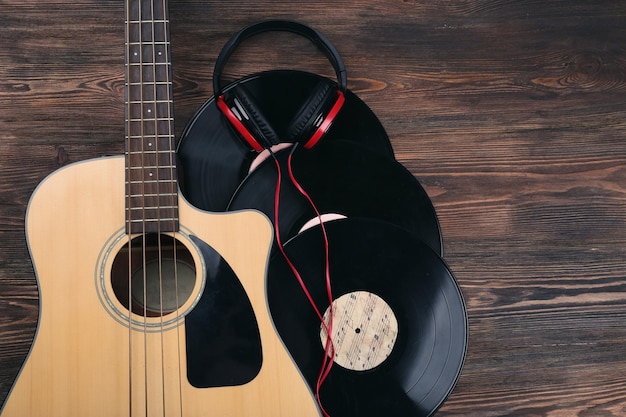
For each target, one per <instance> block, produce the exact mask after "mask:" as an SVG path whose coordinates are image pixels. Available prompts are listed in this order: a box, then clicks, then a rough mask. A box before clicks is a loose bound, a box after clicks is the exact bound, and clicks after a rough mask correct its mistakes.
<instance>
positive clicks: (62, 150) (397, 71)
mask: <svg viewBox="0 0 626 417" xmlns="http://www.w3.org/2000/svg"><path fill="white" fill-rule="evenodd" d="M170 10H171V20H172V22H171V31H172V34H171V36H172V45H173V57H172V58H173V62H174V78H175V80H174V82H175V113H176V120H177V123H176V130H177V132H178V133H180V132H181V131H182V129H183V127H184V125H185V123H186V122H187V121H188V120H189V119H190V118H191V116H192V115H193V113H194V111H195V110H196V109H197V108H198V107H199V106H200V105H201V104H202V103H203V102H204V101H205V100H206V99H207V98H208V97H210V96H211V94H212V85H211V77H212V68H213V65H214V63H215V58H216V56H217V54H218V53H219V51H220V49H221V47H222V45H223V44H224V42H226V40H227V39H228V38H229V37H230V36H231V35H232V34H233V33H234V32H235V31H237V30H239V29H240V28H242V27H243V26H245V25H247V24H249V23H252V22H254V21H257V20H261V19H266V18H270V17H283V18H292V19H296V20H300V21H302V22H305V23H307V24H310V25H311V26H313V27H315V28H317V29H319V30H321V31H322V32H323V33H324V34H325V35H326V36H327V37H328V38H329V39H330V40H331V41H332V42H333V43H334V44H335V45H336V46H337V48H338V49H339V51H340V52H341V54H342V56H343V58H344V60H345V62H346V66H347V69H348V79H349V87H350V88H351V89H352V90H353V91H354V92H355V93H357V94H358V95H359V97H361V98H362V99H363V100H364V101H365V102H366V103H367V104H368V105H369V106H370V107H371V108H372V110H373V111H374V112H375V113H376V115H377V116H378V117H379V118H380V120H381V122H382V124H383V125H384V127H385V129H386V130H387V132H388V134H389V136H390V138H391V140H392V144H393V147H394V150H395V154H396V157H397V158H398V160H400V161H401V162H402V163H403V164H404V165H405V166H406V167H407V168H408V169H409V170H410V171H411V172H412V173H413V174H414V175H415V177H416V178H417V179H419V181H420V182H421V183H422V184H423V185H424V187H425V188H426V190H427V191H428V193H429V195H430V197H431V199H432V201H433V204H434V205H435V208H436V210H437V214H438V216H439V220H440V222H441V227H442V231H443V239H444V245H445V248H444V255H445V260H446V262H447V263H448V265H449V266H450V268H451V270H452V271H453V272H454V274H455V276H456V277H457V279H458V281H459V283H460V285H461V288H462V290H463V293H464V295H465V298H466V301H467V305H468V314H469V320H470V342H469V350H468V356H467V360H466V363H465V367H464V369H463V372H462V374H461V378H460V380H459V382H458V385H457V387H456V388H455V390H454V392H453V393H452V395H451V396H450V397H449V399H448V401H447V402H446V403H445V405H444V406H443V407H442V408H441V409H440V411H439V412H438V414H437V415H439V416H481V417H482V416H505V415H506V416H549V417H561V416H580V417H588V416H602V417H604V416H626V372H625V371H626V348H625V347H624V346H625V344H626V327H625V326H624V323H625V322H626V166H625V165H626V164H625V161H626V140H625V138H626V121H625V120H626V119H625V118H624V114H625V113H626V2H624V1H596V2H588V1H580V0H574V1H570V2H547V1H537V0H519V1H507V0H444V1H437V2H432V1H420V0H391V1H380V0H379V1H374V0H364V1H359V2H351V1H343V0H340V1H335V2H330V1H319V2H304V1H299V0H296V1H282V0H278V1H276V0H273V1H233V2H218V1H202V0H195V1H192V0H171V1H170ZM0 28H2V37H1V39H0V155H1V157H0V176H1V178H2V180H1V181H0V194H1V195H2V198H1V199H0V335H1V336H0V402H3V401H4V399H5V398H6V395H7V393H8V390H9V389H10V387H11V384H12V383H13V381H14V378H15V376H16V374H17V372H18V370H19V368H20V366H21V363H22V361H23V360H24V358H25V355H26V354H27V351H28V348H29V344H30V341H31V339H32V337H33V334H34V331H35V325H36V319H37V311H38V308H37V307H38V294H37V287H36V282H35V276H34V271H33V268H32V266H31V262H30V259H29V256H28V251H27V248H26V242H25V238H24V231H23V227H24V224H23V222H24V217H25V210H26V204H27V202H28V199H29V196H30V194H31V193H32V191H33V190H34V188H35V187H36V185H37V183H38V182H39V181H40V180H41V179H43V178H44V177H45V176H46V175H47V174H49V173H50V172H52V171H53V170H55V169H56V168H58V167H60V166H62V165H65V164H67V163H68V162H73V161H79V160H83V159H86V158H91V157H96V156H101V155H107V154H119V153H121V152H122V151H123V132H124V126H123V96H122V91H123V7H122V5H121V3H120V2H113V1H104V0H78V1H74V2H69V1H35V0H19V1H18V0H4V1H1V2H0ZM276 45H279V47H278V48H277V47H276ZM277 67H280V68H299V69H304V70H308V71H311V72H320V73H322V74H327V75H329V76H332V69H331V68H330V67H329V65H328V64H327V63H326V61H325V59H324V58H323V57H320V56H319V54H318V53H317V52H316V51H315V49H314V48H312V47H311V46H309V45H308V44H307V43H306V42H305V41H302V40H301V39H298V38H297V37H293V36H290V35H284V36H283V35H282V34H280V35H272V34H267V35H262V36H259V37H258V38H255V39H254V40H251V41H250V42H249V43H248V44H247V45H246V46H245V47H242V48H241V50H239V51H238V52H237V53H236V54H235V55H234V56H233V59H232V61H231V62H230V63H229V65H228V66H227V68H226V74H225V76H227V77H228V78H230V79H233V78H236V77H238V76H241V75H244V74H249V73H251V72H253V71H257V70H261V69H271V68H277Z"/></svg>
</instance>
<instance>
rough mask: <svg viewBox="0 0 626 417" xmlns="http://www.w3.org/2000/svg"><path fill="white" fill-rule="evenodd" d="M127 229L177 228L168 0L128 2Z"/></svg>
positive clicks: (129, 230) (138, 230)
mask: <svg viewBox="0 0 626 417" xmlns="http://www.w3.org/2000/svg"><path fill="white" fill-rule="evenodd" d="M125 91H126V96H125V101H126V194H127V198H126V210H127V217H126V218H127V232H128V233H150V232H172V231H176V230H178V195H177V182H176V168H175V155H174V146H175V144H174V142H175V138H174V121H173V101H172V76H171V62H170V41H169V20H168V16H167V4H166V1H165V0H127V2H126V89H125Z"/></svg>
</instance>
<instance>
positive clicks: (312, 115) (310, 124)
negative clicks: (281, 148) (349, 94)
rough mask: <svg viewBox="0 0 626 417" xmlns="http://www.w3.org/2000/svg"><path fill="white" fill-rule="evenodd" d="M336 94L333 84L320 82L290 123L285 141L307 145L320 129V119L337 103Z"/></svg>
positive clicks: (324, 80) (324, 81)
mask: <svg viewBox="0 0 626 417" xmlns="http://www.w3.org/2000/svg"><path fill="white" fill-rule="evenodd" d="M336 94H337V89H336V87H335V86H334V85H333V83H331V82H330V81H329V80H326V79H322V80H320V81H319V82H318V83H317V84H316V85H315V88H314V89H313V91H312V92H311V94H310V95H309V98H308V99H307V100H306V101H305V102H304V103H303V104H302V106H301V107H300V108H299V109H298V111H297V112H296V114H295V115H294V117H293V118H292V120H291V122H290V123H289V125H288V127H287V129H286V134H285V141H286V142H302V143H306V142H307V141H308V140H309V139H310V137H311V136H312V135H313V133H315V131H316V129H317V128H318V127H319V122H320V120H318V119H320V117H325V114H326V113H327V112H328V109H330V108H331V107H332V105H333V103H334V102H335V101H336V97H337V95H336Z"/></svg>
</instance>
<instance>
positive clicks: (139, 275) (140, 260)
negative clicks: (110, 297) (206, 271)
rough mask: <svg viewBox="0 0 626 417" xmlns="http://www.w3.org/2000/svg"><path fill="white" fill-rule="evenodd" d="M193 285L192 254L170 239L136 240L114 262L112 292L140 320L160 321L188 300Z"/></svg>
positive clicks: (153, 235) (155, 236)
mask: <svg viewBox="0 0 626 417" xmlns="http://www.w3.org/2000/svg"><path fill="white" fill-rule="evenodd" d="M195 284H196V269H195V266H194V262H193V257H192V255H191V253H190V252H189V250H188V249H187V247H186V246H185V245H183V244H182V243H181V242H179V241H177V240H176V239H174V238H173V237H171V236H169V235H165V234H156V233H151V234H146V235H141V236H137V237H135V238H133V239H132V240H131V241H130V242H128V243H126V244H125V245H124V246H123V247H122V248H121V249H120V251H119V252H118V253H117V255H116V256H115V259H114V260H113V264H112V269H111V286H112V288H113V292H114V294H115V296H116V298H117V299H118V301H119V302H120V303H121V304H122V305H123V306H124V307H126V308H127V309H129V310H131V309H132V312H133V313H135V314H137V315H139V316H144V317H159V316H165V315H166V314H169V313H172V312H174V311H176V310H177V309H178V308H180V307H181V306H182V305H183V304H184V303H185V302H186V301H187V300H188V299H189V297H190V295H191V293H192V292H193V289H194V286H195Z"/></svg>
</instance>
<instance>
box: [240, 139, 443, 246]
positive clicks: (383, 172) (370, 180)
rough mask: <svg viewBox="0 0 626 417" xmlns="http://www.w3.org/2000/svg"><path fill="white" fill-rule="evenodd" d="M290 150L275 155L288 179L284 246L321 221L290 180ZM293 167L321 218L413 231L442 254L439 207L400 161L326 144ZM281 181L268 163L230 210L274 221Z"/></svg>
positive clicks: (301, 154)
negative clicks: (369, 221) (380, 223)
mask: <svg viewBox="0 0 626 417" xmlns="http://www.w3.org/2000/svg"><path fill="white" fill-rule="evenodd" d="M290 151H291V150H290V149H287V150H283V151H280V152H278V153H276V156H277V158H278V160H279V161H280V164H281V172H282V177H283V178H282V181H281V194H280V203H279V220H278V224H279V228H280V235H281V238H282V239H283V242H284V241H286V240H287V239H289V238H291V237H293V236H295V235H296V234H298V233H299V232H300V230H301V228H302V227H303V226H305V225H306V224H307V222H309V221H310V220H315V219H316V214H315V211H314V210H313V209H312V207H311V205H310V204H309V202H308V200H307V199H306V198H305V197H304V196H303V195H302V194H301V193H300V192H299V191H298V190H297V188H296V187H295V186H294V185H293V184H292V183H291V182H290V180H289V175H288V171H287V157H288V154H289V152H290ZM292 166H293V172H294V176H295V178H296V179H297V181H298V182H299V183H300V184H301V185H302V187H303V189H304V190H305V191H306V192H307V193H308V194H309V195H310V197H311V199H312V200H313V202H314V203H315V205H316V206H317V208H318V210H319V211H320V213H321V214H338V215H341V216H345V217H364V218H373V219H378V220H384V221H388V222H390V223H393V224H395V225H398V226H401V227H403V228H405V229H407V230H409V231H410V232H411V233H413V234H414V235H415V236H416V237H417V238H418V239H420V240H423V241H424V242H426V244H428V245H429V246H430V247H431V248H433V249H434V250H435V252H437V254H439V255H441V252H442V238H441V231H440V228H439V222H438V220H437V215H436V213H435V209H434V207H433V205H432V203H431V201H430V199H429V198H428V195H427V194H426V191H425V190H424V189H423V188H422V186H421V185H420V183H419V181H417V179H416V178H415V177H414V176H413V175H412V174H411V173H410V172H409V171H408V170H407V169H406V168H404V166H403V165H402V164H400V163H399V162H397V161H396V160H394V159H391V158H388V157H386V156H384V155H380V154H379V153H377V152H373V151H371V150H370V149H367V148H366V147H364V146H359V145H357V144H354V143H350V142H345V141H327V142H324V143H320V144H319V145H318V146H316V147H315V148H313V149H312V150H303V149H297V150H296V151H295V153H294V156H293V161H292ZM276 177H277V168H276V165H275V162H274V161H273V160H271V159H270V160H266V161H265V162H263V163H262V164H261V165H260V166H259V167H258V168H257V169H255V170H254V171H253V172H252V173H251V174H250V175H249V176H248V177H247V178H246V179H245V181H244V182H243V183H242V184H241V186H240V187H239V189H238V190H237V192H236V193H235V195H234V197H233V199H232V201H231V203H230V205H229V209H230V210H237V209H247V208H253V209H257V210H260V211H262V212H263V213H265V214H266V215H267V216H268V217H269V218H270V219H272V220H274V213H275V204H274V194H275V192H274V190H275V189H276Z"/></svg>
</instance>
